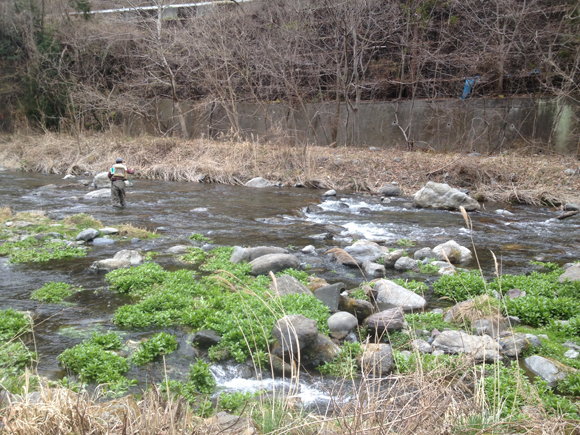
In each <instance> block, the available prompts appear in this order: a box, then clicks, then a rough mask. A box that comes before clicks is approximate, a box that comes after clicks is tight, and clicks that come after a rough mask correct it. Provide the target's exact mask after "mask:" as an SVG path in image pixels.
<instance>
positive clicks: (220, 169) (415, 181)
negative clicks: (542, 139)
mask: <svg viewBox="0 0 580 435" xmlns="http://www.w3.org/2000/svg"><path fill="white" fill-rule="evenodd" d="M0 141H1V142H2V149H0V165H3V166H5V167H7V168H9V169H21V170H24V171H37V172H42V173H49V174H62V175H65V174H76V175H81V174H83V173H85V172H90V173H98V172H101V171H103V170H106V168H107V167H108V166H110V164H111V162H114V160H115V158H116V157H118V156H123V157H124V158H125V160H126V161H127V164H128V165H129V166H132V167H134V168H135V169H136V170H137V174H136V177H141V178H147V179H156V180H166V181H189V182H214V183H222V184H233V185H239V184H244V183H245V182H247V181H248V180H250V179H251V178H254V177H258V176H260V177H263V178H265V179H267V180H269V181H271V182H273V183H280V184H283V185H286V186H294V185H296V184H299V185H304V186H306V187H318V188H325V189H331V188H332V189H337V190H350V191H370V192H376V191H377V190H378V189H379V188H380V187H382V186H383V185H385V184H386V183H393V182H395V183H399V185H400V187H401V189H402V192H403V194H404V195H412V194H413V193H415V192H416V191H417V190H419V189H420V188H421V187H423V186H424V185H425V183H426V182H427V181H429V180H432V181H437V182H444V183H447V184H449V185H451V186H452V187H459V188H464V189H468V190H469V191H470V195H471V196H473V197H474V198H476V199H478V200H479V201H493V202H505V203H508V202H512V203H521V204H532V205H540V204H544V205H553V206H556V207H557V206H560V205H563V204H565V203H567V202H572V203H578V202H579V201H580V198H579V196H578V189H579V188H580V176H579V174H578V171H577V170H578V161H577V160H576V159H575V158H573V157H570V156H561V155H557V154H553V155H529V153H526V150H521V151H519V152H517V151H510V152H508V153H506V154H501V155H493V156H489V157H487V156H482V155H476V154H473V153H472V154H457V153H436V152H422V151H404V150H401V149H396V148H374V147H356V148H355V147H348V148H343V147H338V148H332V147H319V146H289V145H285V144H260V143H254V142H234V141H229V140H224V141H215V140H204V139H200V140H191V141H186V140H181V139H177V138H157V137H149V136H142V137H132V138H128V137H123V136H120V135H112V134H101V135H80V136H75V137H73V136H69V135H63V134H52V133H47V134H43V135H20V134H15V135H10V136H7V135H5V136H2V137H0Z"/></svg>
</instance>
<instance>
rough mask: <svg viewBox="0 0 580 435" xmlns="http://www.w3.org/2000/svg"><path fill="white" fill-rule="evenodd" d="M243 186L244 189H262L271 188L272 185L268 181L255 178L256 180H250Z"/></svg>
mask: <svg viewBox="0 0 580 435" xmlns="http://www.w3.org/2000/svg"><path fill="white" fill-rule="evenodd" d="M245 186H246V187H257V188H263V187H272V186H274V185H273V184H272V183H270V182H269V181H268V180H266V179H265V178H262V177H256V178H252V179H251V180H250V181H248V182H247V183H246V184H245Z"/></svg>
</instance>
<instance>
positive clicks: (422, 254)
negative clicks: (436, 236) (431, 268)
mask: <svg viewBox="0 0 580 435" xmlns="http://www.w3.org/2000/svg"><path fill="white" fill-rule="evenodd" d="M413 258H414V259H415V260H417V261H421V260H425V259H431V258H436V256H435V254H434V253H433V251H432V250H431V248H422V249H419V250H417V251H415V253H414V254H413Z"/></svg>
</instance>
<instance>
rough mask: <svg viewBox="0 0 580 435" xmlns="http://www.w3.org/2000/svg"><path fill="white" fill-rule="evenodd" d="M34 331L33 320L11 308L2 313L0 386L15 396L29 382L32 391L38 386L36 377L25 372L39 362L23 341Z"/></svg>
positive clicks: (0, 322) (0, 327)
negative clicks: (22, 339)
mask: <svg viewBox="0 0 580 435" xmlns="http://www.w3.org/2000/svg"><path fill="white" fill-rule="evenodd" d="M31 330H32V325H31V319H30V317H29V316H27V315H26V314H23V313H19V312H18V311H16V310H13V309H11V308H9V309H7V310H2V311H0V385H1V386H2V388H4V389H6V390H8V391H9V392H11V393H13V394H20V393H22V387H23V386H24V385H25V384H26V383H27V382H28V385H29V387H30V390H33V389H34V387H35V386H36V385H38V379H37V378H36V376H29V378H28V379H26V376H25V374H24V372H23V370H24V369H25V368H27V367H31V366H32V365H33V364H34V363H35V362H36V361H37V355H36V353H35V352H32V351H31V350H30V349H28V347H27V346H26V345H25V344H24V343H23V342H22V341H21V337H22V336H23V335H24V334H26V333H28V332H30V331H31Z"/></svg>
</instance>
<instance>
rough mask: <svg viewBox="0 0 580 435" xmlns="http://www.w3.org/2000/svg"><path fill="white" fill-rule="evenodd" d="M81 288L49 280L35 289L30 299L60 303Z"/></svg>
mask: <svg viewBox="0 0 580 435" xmlns="http://www.w3.org/2000/svg"><path fill="white" fill-rule="evenodd" d="M81 290H82V287H75V286H73V285H71V284H67V283H65V282H49V283H47V284H46V285H44V287H41V288H39V289H38V290H34V291H33V292H32V294H31V295H30V299H32V300H35V301H40V302H48V303H53V304H58V303H60V302H62V301H63V300H64V299H66V298H68V297H69V296H72V295H73V294H75V293H76V292H79V291H81Z"/></svg>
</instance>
